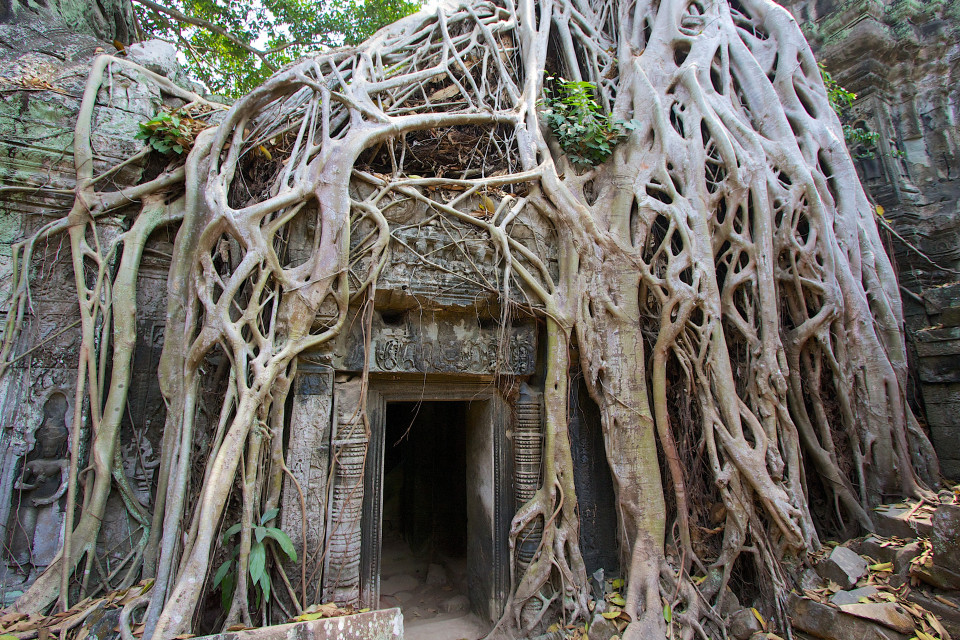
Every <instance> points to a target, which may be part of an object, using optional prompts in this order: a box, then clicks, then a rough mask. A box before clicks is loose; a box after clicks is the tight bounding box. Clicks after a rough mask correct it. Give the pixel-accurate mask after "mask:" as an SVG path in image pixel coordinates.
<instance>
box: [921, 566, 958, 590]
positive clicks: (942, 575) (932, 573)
mask: <svg viewBox="0 0 960 640" xmlns="http://www.w3.org/2000/svg"><path fill="white" fill-rule="evenodd" d="M910 574H911V575H912V576H914V577H917V578H919V579H920V580H923V581H924V582H926V583H927V584H929V585H931V586H934V587H937V588H939V589H949V590H960V573H956V572H954V571H951V570H950V569H947V568H945V567H941V566H939V565H937V564H933V563H929V564H927V565H925V566H923V567H914V568H913V569H912V570H911V572H910Z"/></svg>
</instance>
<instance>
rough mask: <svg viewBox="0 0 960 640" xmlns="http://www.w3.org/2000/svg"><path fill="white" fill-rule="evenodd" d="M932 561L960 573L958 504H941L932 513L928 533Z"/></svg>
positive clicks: (959, 507)
mask: <svg viewBox="0 0 960 640" xmlns="http://www.w3.org/2000/svg"><path fill="white" fill-rule="evenodd" d="M930 545H931V546H932V547H933V562H934V564H936V565H937V566H939V567H942V568H944V569H948V570H950V571H952V572H954V573H960V505H954V504H942V505H940V506H939V507H937V510H936V512H934V514H933V531H932V532H931V534H930Z"/></svg>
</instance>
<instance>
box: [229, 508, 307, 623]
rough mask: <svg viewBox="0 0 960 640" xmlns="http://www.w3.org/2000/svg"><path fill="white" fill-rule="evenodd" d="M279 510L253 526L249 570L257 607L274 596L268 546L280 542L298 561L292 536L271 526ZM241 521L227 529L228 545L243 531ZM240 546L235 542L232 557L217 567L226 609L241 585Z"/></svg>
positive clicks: (270, 513) (286, 552) (287, 554)
mask: <svg viewBox="0 0 960 640" xmlns="http://www.w3.org/2000/svg"><path fill="white" fill-rule="evenodd" d="M278 513H280V510H279V509H270V510H269V511H267V512H266V513H264V514H263V515H262V516H260V523H259V524H257V525H256V526H254V527H253V531H252V532H251V533H252V535H251V538H252V541H251V543H250V555H249V557H248V559H247V573H248V574H249V577H250V582H251V583H252V584H253V586H254V587H255V588H256V589H257V606H259V605H260V603H261V602H266V601H267V600H269V599H270V588H271V583H270V572H269V571H267V545H274V544H275V545H277V546H278V547H280V551H281V552H282V553H283V554H284V555H286V556H287V557H288V558H289V559H290V560H291V561H292V562H296V561H297V550H296V549H294V548H293V542H292V541H291V540H290V536H288V535H287V534H286V533H284V532H283V531H282V530H280V529H278V528H277V527H270V526H267V525H268V524H269V523H270V522H271V521H272V520H273V519H274V518H276V517H277V514H278ZM241 528H242V527H241V525H240V523H237V524H235V525H233V526H232V527H230V528H229V529H227V530H226V531H225V532H224V534H223V544H224V546H226V545H227V544H228V543H229V540H230V538H232V537H233V536H235V535H237V534H238V533H240V531H241ZM239 556H240V545H239V543H238V544H235V545H233V549H232V550H231V551H230V555H229V557H228V558H227V559H226V560H225V561H224V563H223V564H221V565H220V568H219V569H217V573H216V574H215V575H214V576H213V587H214V588H217V587H220V603H221V605H222V606H223V608H224V609H229V608H230V601H231V600H232V599H233V592H234V590H235V589H236V587H237V579H238V576H237V573H238V571H239V568H240V559H239Z"/></svg>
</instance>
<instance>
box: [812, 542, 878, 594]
mask: <svg viewBox="0 0 960 640" xmlns="http://www.w3.org/2000/svg"><path fill="white" fill-rule="evenodd" d="M816 569H817V573H819V574H820V575H821V576H822V577H823V578H825V579H827V580H833V581H834V582H836V583H837V584H839V585H840V586H841V587H843V588H844V589H849V588H850V587H852V586H854V585H855V584H857V580H859V579H860V578H862V577H863V576H865V575H866V574H867V571H868V566H867V561H866V560H864V559H863V558H862V557H861V556H860V555H859V554H857V553H856V552H855V551H851V550H850V549H847V548H846V547H835V548H834V550H833V551H831V552H830V555H829V556H827V557H826V558H824V559H823V560H822V561H821V562H820V563H818V564H817V567H816Z"/></svg>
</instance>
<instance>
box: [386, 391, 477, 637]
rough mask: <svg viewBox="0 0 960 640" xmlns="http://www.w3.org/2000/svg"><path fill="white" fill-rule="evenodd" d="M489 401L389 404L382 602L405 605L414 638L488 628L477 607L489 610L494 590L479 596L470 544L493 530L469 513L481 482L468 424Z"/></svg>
mask: <svg viewBox="0 0 960 640" xmlns="http://www.w3.org/2000/svg"><path fill="white" fill-rule="evenodd" d="M484 404H485V403H482V402H481V403H473V406H471V403H469V402H460V401H429V402H387V403H386V407H385V411H384V425H383V435H384V439H383V485H382V486H383V488H382V492H383V493H382V495H383V512H382V513H383V516H382V523H383V526H382V546H381V573H380V606H381V607H391V606H399V607H400V608H401V609H402V610H403V616H404V626H405V634H406V636H407V637H408V638H411V639H413V640H416V639H417V638H421V637H422V638H433V637H446V636H447V635H449V634H453V635H450V637H455V638H461V637H470V638H476V637H480V636H482V635H485V632H486V630H487V626H486V623H485V622H483V621H482V620H481V619H480V618H479V617H477V616H476V615H475V613H481V614H483V613H484V611H483V608H484V606H488V604H487V603H488V601H489V596H485V597H478V595H480V594H485V587H486V585H484V584H482V581H478V580H477V579H476V577H475V576H473V574H474V573H475V572H474V571H472V570H471V558H472V557H474V556H475V555H476V554H475V553H474V552H471V550H470V549H471V545H474V546H476V545H477V544H478V542H479V540H480V539H482V538H486V537H489V534H488V532H487V531H485V530H484V529H483V528H482V527H479V528H478V525H479V522H477V521H476V519H475V518H474V519H473V520H471V518H470V515H469V514H470V505H471V504H473V503H475V502H476V501H477V496H474V495H472V494H471V491H473V492H474V493H476V492H477V490H478V487H476V486H473V485H474V484H475V482H474V480H472V479H471V478H470V477H469V474H470V469H469V464H470V463H468V448H469V447H470V446H472V443H473V440H474V439H473V438H472V437H471V433H472V432H471V427H472V426H473V425H475V424H477V419H476V416H477V408H478V407H479V406H481V405H484ZM474 457H475V456H474ZM471 460H472V458H471ZM471 527H473V529H471ZM487 544H490V543H489V542H487ZM473 563H474V564H476V560H475V559H474V560H473ZM489 566H490V564H489V562H487V563H486V570H487V571H488V572H489ZM471 611H473V612H475V613H471ZM451 625H452V626H451ZM438 634H439V635H438Z"/></svg>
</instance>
